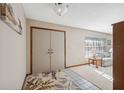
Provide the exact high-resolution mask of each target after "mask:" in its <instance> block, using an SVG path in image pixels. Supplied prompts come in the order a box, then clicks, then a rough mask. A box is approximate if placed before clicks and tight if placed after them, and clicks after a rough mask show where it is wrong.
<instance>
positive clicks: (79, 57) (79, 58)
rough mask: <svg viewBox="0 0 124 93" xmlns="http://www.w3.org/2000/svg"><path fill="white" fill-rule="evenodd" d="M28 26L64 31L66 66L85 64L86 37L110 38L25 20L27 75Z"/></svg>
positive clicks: (28, 56) (28, 64)
mask: <svg viewBox="0 0 124 93" xmlns="http://www.w3.org/2000/svg"><path fill="white" fill-rule="evenodd" d="M30 26H36V27H44V28H51V29H58V30H64V31H66V65H67V66H72V65H78V64H83V63H87V61H86V60H85V58H84V38H85V37H86V36H91V37H99V38H111V37H112V36H111V35H110V34H105V33H99V32H95V31H89V30H86V29H79V28H74V27H69V26H62V25H57V24H52V23H47V22H42V21H36V20H30V19H28V20H27V73H30Z"/></svg>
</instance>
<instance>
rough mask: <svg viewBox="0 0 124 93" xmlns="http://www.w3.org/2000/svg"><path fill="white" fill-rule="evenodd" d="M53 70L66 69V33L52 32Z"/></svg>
mask: <svg viewBox="0 0 124 93" xmlns="http://www.w3.org/2000/svg"><path fill="white" fill-rule="evenodd" d="M51 48H52V49H53V54H52V55H51V70H53V71H55V70H58V69H63V68H64V32H57V31H51Z"/></svg>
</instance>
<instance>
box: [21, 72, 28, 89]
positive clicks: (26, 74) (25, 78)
mask: <svg viewBox="0 0 124 93" xmlns="http://www.w3.org/2000/svg"><path fill="white" fill-rule="evenodd" d="M27 76H28V74H26V75H25V79H24V81H23V85H22V88H21V90H23V88H24V84H25V82H26V78H27Z"/></svg>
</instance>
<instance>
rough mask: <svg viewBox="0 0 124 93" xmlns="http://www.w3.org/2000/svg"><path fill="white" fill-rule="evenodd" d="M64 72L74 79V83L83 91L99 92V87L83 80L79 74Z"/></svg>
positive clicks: (70, 71) (69, 71) (68, 70)
mask: <svg viewBox="0 0 124 93" xmlns="http://www.w3.org/2000/svg"><path fill="white" fill-rule="evenodd" d="M64 72H65V73H66V74H67V75H68V76H69V77H70V78H71V79H72V81H73V82H74V83H75V84H76V85H77V86H78V87H80V88H81V89H82V90H99V88H98V87H96V86H95V85H93V84H92V83H90V82H89V81H87V80H86V79H84V78H82V77H81V76H80V75H79V74H77V73H75V72H73V71H72V70H70V69H66V70H64Z"/></svg>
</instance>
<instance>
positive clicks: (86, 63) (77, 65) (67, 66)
mask: <svg viewBox="0 0 124 93" xmlns="http://www.w3.org/2000/svg"><path fill="white" fill-rule="evenodd" d="M88 64H89V63H84V64H78V65H72V66H67V67H66V68H71V67H78V66H83V65H88Z"/></svg>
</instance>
